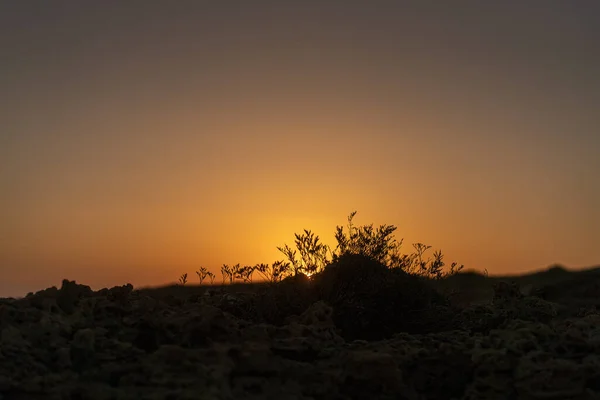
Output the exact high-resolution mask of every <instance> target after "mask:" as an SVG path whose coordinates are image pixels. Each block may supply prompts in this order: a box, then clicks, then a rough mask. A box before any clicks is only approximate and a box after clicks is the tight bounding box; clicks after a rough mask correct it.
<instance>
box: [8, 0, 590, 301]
mask: <svg viewBox="0 0 600 400" xmlns="http://www.w3.org/2000/svg"><path fill="white" fill-rule="evenodd" d="M0 49H2V55H1V56H0V124H1V125H0V126H1V130H0V296H13V295H24V294H25V293H26V292H27V291H35V290H39V289H42V288H45V287H48V286H52V285H60V282H61V280H62V279H63V278H69V279H76V280H77V281H78V282H81V283H84V284H88V285H90V286H92V288H94V289H99V288H101V287H104V286H113V285H121V284H124V283H126V282H131V283H133V284H134V285H136V286H137V285H157V284H164V283H168V282H172V281H175V280H176V279H177V278H178V277H179V275H180V274H181V273H183V272H188V273H190V275H191V279H194V278H195V274H194V270H196V269H197V268H198V267H199V266H206V267H208V268H209V269H211V270H213V271H214V272H215V273H217V275H218V278H219V279H220V273H219V268H220V266H221V265H222V264H223V263H228V264H233V263H238V262H239V263H242V264H254V263H258V262H271V261H274V260H276V259H279V258H282V257H281V256H280V254H279V253H278V251H277V249H276V246H279V245H282V244H284V243H289V244H292V243H293V235H294V233H295V232H300V231H301V230H302V229H304V228H307V229H312V230H313V231H315V232H316V233H318V234H319V235H320V236H321V237H322V238H323V239H325V241H326V242H327V243H329V244H333V232H334V229H335V226H336V225H338V224H344V223H345V220H346V217H347V216H348V214H349V213H350V212H351V211H353V210H358V214H357V216H356V220H355V221H356V222H357V223H359V224H366V223H371V222H373V223H375V224H382V223H387V224H394V225H396V226H398V231H397V237H398V238H404V239H405V246H404V249H405V250H406V251H410V250H411V245H410V244H411V243H413V242H416V241H421V242H425V243H427V244H430V245H432V246H433V247H434V248H440V249H442V251H443V252H444V253H445V254H446V259H447V261H452V260H456V261H458V262H460V263H463V264H465V267H466V268H472V269H477V270H483V269H484V268H487V269H488V270H489V271H490V273H491V274H504V273H522V272H525V271H531V270H536V269H540V268H545V267H547V266H549V265H550V264H553V263H561V264H564V265H566V266H568V267H572V268H581V267H588V266H592V265H597V264H598V263H600V206H599V205H600V178H599V173H600V156H599V155H600V74H599V73H598V71H600V2H598V1H595V0H590V1H575V0H574V1H558V0H538V1H532V0H530V1H497V2H496V1H494V2H492V1H454V2H449V1H448V2H445V1H444V2H442V1H425V0H423V1H421V0H419V1H400V0H398V1H349V0H344V1H322V0H319V1H316V0H311V1H307V0H303V1H291V0H290V1H268V2H267V1H258V0H257V1H226V0H222V1H221V0H218V1H217V0H214V1H208V0H206V1H183V0H182V1H166V0H165V1H160V2H159V1H148V0H144V1H127V2H125V1H116V0H110V1H109V0H106V1H97V2H89V1H88V2H85V1H60V0H57V1H33V0H32V1H28V0H22V1H1V0H0Z"/></svg>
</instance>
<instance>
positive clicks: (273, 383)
mask: <svg viewBox="0 0 600 400" xmlns="http://www.w3.org/2000/svg"><path fill="white" fill-rule="evenodd" d="M566 287H567V288H568V290H569V291H570V292H569V293H570V294H571V295H570V297H568V299H569V301H570V302H569V301H565V298H564V297H565V296H562V297H561V296H560V290H559V289H558V286H557V285H556V284H555V285H549V286H548V287H546V288H545V289H544V288H537V289H535V290H531V293H530V294H529V295H527V296H525V295H523V294H522V293H521V291H520V290H519V288H518V286H516V285H511V284H506V283H499V284H496V285H495V286H494V296H493V298H492V299H491V301H488V302H480V303H478V304H471V305H461V306H460V307H458V306H452V305H449V306H447V307H448V309H449V310H451V311H452V318H451V321H450V322H451V323H445V324H443V326H444V327H443V328H442V325H439V326H438V325H436V326H437V328H436V329H429V332H427V333H415V332H412V333H410V334H409V333H406V332H402V331H398V332H396V333H395V334H391V335H388V336H387V337H385V338H380V339H371V340H364V339H351V338H350V336H348V334H347V332H348V331H342V330H340V328H339V326H337V325H336V322H334V321H336V318H338V317H336V316H339V315H341V314H339V313H337V311H335V310H334V308H332V307H331V306H330V305H328V304H327V302H325V301H322V300H317V301H315V302H313V303H312V304H311V305H309V306H308V308H306V309H305V310H304V311H303V312H302V313H301V314H300V315H296V316H288V317H286V318H284V319H283V320H282V321H281V322H280V323H275V322H272V323H269V322H261V318H259V317H257V315H258V314H256V313H253V307H254V308H256V307H257V304H262V303H260V302H257V301H255V300H256V298H258V297H260V296H261V295H262V296H265V294H264V293H263V294H261V293H230V292H227V291H226V290H223V289H206V288H198V290H197V291H196V293H195V294H187V295H186V296H185V297H184V298H182V297H181V296H179V297H178V296H176V295H172V294H169V295H161V296H155V295H153V294H152V291H148V290H145V291H144V290H140V291H138V290H133V287H132V286H131V285H127V286H123V287H115V288H112V289H103V290H100V291H96V292H94V291H92V290H91V289H90V288H89V287H87V286H84V285H78V284H76V283H75V282H71V281H67V280H65V281H64V282H63V284H62V287H61V288H60V289H58V288H50V289H46V290H44V291H41V292H38V293H36V294H30V295H28V296H27V297H25V298H23V299H18V300H14V299H1V300H0V399H2V400H17V399H19V400H20V399H94V400H95V399H98V400H104V399H107V400H108V399H407V400H412V399H415V400H416V399H472V400H480V399H481V400H484V399H502V400H505V399H546V400H547V399H600V313H598V312H596V304H595V302H596V301H597V299H598V294H600V290H599V289H598V288H599V285H598V280H597V278H593V279H592V278H590V277H588V278H586V279H580V280H579V281H578V282H576V281H575V280H573V282H570V283H569V284H568V285H566ZM176 290H177V288H173V289H172V291H173V292H176ZM269 295H271V294H269ZM557 299H558V300H557ZM353 301H355V300H353ZM329 303H331V302H329ZM336 304H337V306H336V307H338V308H339V307H341V306H340V305H339V304H341V303H336ZM445 315H446V314H445ZM262 319H263V320H264V318H262ZM380 322H381V323H382V324H385V321H380ZM411 326H413V325H411ZM413 331H414V329H413Z"/></svg>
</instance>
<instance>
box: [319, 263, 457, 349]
mask: <svg viewBox="0 0 600 400" xmlns="http://www.w3.org/2000/svg"><path fill="white" fill-rule="evenodd" d="M310 283H311V285H312V289H313V291H314V293H315V297H317V298H318V299H319V300H323V301H325V302H326V303H328V304H330V305H331V306H332V307H333V320H334V322H335V324H336V326H337V327H338V328H339V329H340V334H341V335H342V336H343V337H344V338H345V339H347V340H354V339H365V340H376V339H382V338H386V337H389V336H391V335H393V334H394V333H396V332H402V331H404V332H409V333H424V332H430V331H440V330H443V329H445V328H447V326H446V324H445V322H448V321H450V320H451V313H450V312H446V311H449V306H448V302H447V299H446V298H445V297H444V296H442V295H441V294H439V293H438V292H436V291H435V290H434V289H433V288H431V287H430V286H429V285H427V284H426V283H425V281H424V280H423V279H420V278H419V277H417V276H413V275H410V274H408V273H406V272H404V271H403V270H401V269H399V268H394V269H389V268H388V267H386V266H385V265H384V264H382V263H380V262H378V261H376V260H374V259H372V258H369V257H366V256H363V255H357V254H346V255H343V256H341V257H340V258H339V259H338V261H337V262H335V263H332V264H330V265H328V266H327V267H326V268H325V269H324V270H323V271H322V272H320V273H318V274H316V275H314V276H313V277H312V279H311V282H310ZM432 314H434V315H432Z"/></svg>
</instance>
